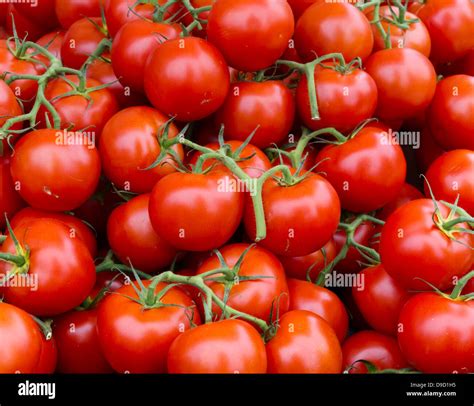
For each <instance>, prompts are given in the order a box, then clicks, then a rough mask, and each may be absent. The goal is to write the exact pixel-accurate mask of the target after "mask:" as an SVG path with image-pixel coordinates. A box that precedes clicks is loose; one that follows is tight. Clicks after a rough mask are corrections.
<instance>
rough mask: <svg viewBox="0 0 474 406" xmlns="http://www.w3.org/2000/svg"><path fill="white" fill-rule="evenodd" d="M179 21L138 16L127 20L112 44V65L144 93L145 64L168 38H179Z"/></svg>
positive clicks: (118, 75) (130, 85)
mask: <svg viewBox="0 0 474 406" xmlns="http://www.w3.org/2000/svg"><path fill="white" fill-rule="evenodd" d="M180 32H181V29H180V27H179V25H176V24H175V25H170V24H162V23H153V22H151V21H147V20H135V21H130V22H129V23H127V24H125V25H124V26H123V27H122V28H121V29H120V30H119V32H118V33H117V35H116V36H115V38H114V41H113V44H112V66H113V69H114V72H115V74H116V75H117V77H118V78H119V80H120V82H121V83H122V84H123V85H124V86H129V87H130V88H131V89H132V90H135V91H138V92H141V93H143V92H144V88H143V79H144V75H145V64H146V61H147V59H148V57H149V56H150V54H151V53H152V52H153V51H154V50H155V49H156V48H157V47H158V46H160V44H161V43H162V42H164V41H168V40H172V39H175V38H178V36H179V34H180Z"/></svg>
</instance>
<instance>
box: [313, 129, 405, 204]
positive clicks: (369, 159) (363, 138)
mask: <svg viewBox="0 0 474 406" xmlns="http://www.w3.org/2000/svg"><path fill="white" fill-rule="evenodd" d="M394 141H395V139H394V137H393V136H392V134H391V131H386V130H384V129H382V128H377V127H372V126H370V125H369V126H367V127H364V128H363V129H362V130H360V131H359V132H358V133H357V135H355V136H354V137H353V138H351V139H350V140H348V141H347V142H345V143H343V144H340V145H328V146H326V147H324V148H323V149H322V150H321V151H320V152H319V154H318V155H317V157H316V160H317V162H320V165H318V171H321V172H323V173H325V174H326V178H327V180H328V181H329V182H330V183H331V185H332V186H333V187H334V188H335V189H336V191H337V193H338V195H339V198H340V200H341V205H342V208H344V209H346V210H349V211H352V212H356V213H366V212H369V211H372V210H376V209H379V208H381V207H383V206H384V205H385V204H387V203H388V202H390V201H391V200H393V199H394V198H395V197H396V196H397V194H398V193H399V192H400V189H401V188H402V186H403V184H404V182H405V176H406V161H405V157H404V155H403V151H402V149H401V147H400V146H399V145H396V143H395V142H394Z"/></svg>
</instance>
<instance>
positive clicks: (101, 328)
mask: <svg viewBox="0 0 474 406" xmlns="http://www.w3.org/2000/svg"><path fill="white" fill-rule="evenodd" d="M143 284H144V286H145V287H148V286H149V284H150V282H149V281H144V282H143ZM166 286H167V285H166V284H164V283H159V284H158V286H157V287H156V289H155V293H157V294H158V293H159V292H161V291H162V290H163V289H164V288H166ZM137 288H138V286H137ZM130 298H134V299H137V300H138V295H137V293H136V291H135V290H134V288H133V286H132V285H125V286H123V287H122V288H120V289H119V290H117V291H116V292H115V294H111V295H108V296H107V297H106V298H105V299H104V300H103V301H101V303H100V304H99V310H98V314H97V328H98V332H99V341H100V345H101V348H102V353H103V354H104V356H105V358H106V359H107V361H108V362H109V363H110V365H111V366H112V368H113V369H114V370H115V371H116V372H119V373H164V372H166V357H167V353H168V349H169V347H170V345H171V343H172V342H173V340H174V339H175V338H176V337H177V336H179V335H180V334H181V333H183V332H184V331H185V330H188V329H189V328H191V326H192V325H193V324H199V323H200V318H199V314H198V312H197V311H196V309H195V308H194V307H195V305H194V302H193V301H192V300H191V299H190V298H189V297H188V295H187V294H186V293H184V292H183V291H182V290H180V289H179V288H178V287H173V288H171V289H169V290H167V291H166V293H165V294H164V295H163V297H162V298H161V303H162V305H159V306H157V307H152V308H146V307H144V305H142V304H140V303H137V302H135V301H133V300H131V299H130ZM163 305H164V306H163ZM166 305H168V306H166ZM170 305H172V306H170Z"/></svg>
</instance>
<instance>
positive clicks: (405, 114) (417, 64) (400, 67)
mask: <svg viewBox="0 0 474 406" xmlns="http://www.w3.org/2000/svg"><path fill="white" fill-rule="evenodd" d="M365 67H366V71H367V73H368V74H369V75H370V76H372V78H373V79H374V80H375V83H376V85H377V90H378V106H377V111H376V114H377V116H378V117H379V118H381V119H382V120H401V119H407V118H410V117H414V116H416V115H417V114H419V113H421V112H423V111H424V110H425V109H426V108H427V107H428V106H429V104H430V102H431V100H432V98H433V96H434V93H435V90H436V72H435V70H434V68H433V65H432V64H431V62H430V61H429V60H428V58H426V56H424V55H423V54H421V53H419V52H418V51H415V50H414V49H410V48H392V49H384V50H382V51H378V52H375V53H374V54H372V55H371V56H370V58H368V60H367V63H366V66H365Z"/></svg>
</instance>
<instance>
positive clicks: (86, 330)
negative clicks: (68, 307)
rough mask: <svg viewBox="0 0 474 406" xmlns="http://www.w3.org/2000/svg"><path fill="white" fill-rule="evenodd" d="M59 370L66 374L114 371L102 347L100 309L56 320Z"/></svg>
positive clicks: (70, 314)
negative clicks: (98, 320) (99, 324)
mask: <svg viewBox="0 0 474 406" xmlns="http://www.w3.org/2000/svg"><path fill="white" fill-rule="evenodd" d="M53 333H54V337H55V338H56V343H57V346H58V366H57V370H58V372H59V373H63V374H105V373H112V372H113V370H112V368H111V366H110V365H109V364H108V362H107V361H106V360H105V358H104V355H103V354H102V350H101V348H100V344H99V335H98V333H97V309H90V310H81V311H78V310H73V311H71V312H69V313H66V314H63V315H61V316H59V317H57V318H55V319H54V323H53Z"/></svg>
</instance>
